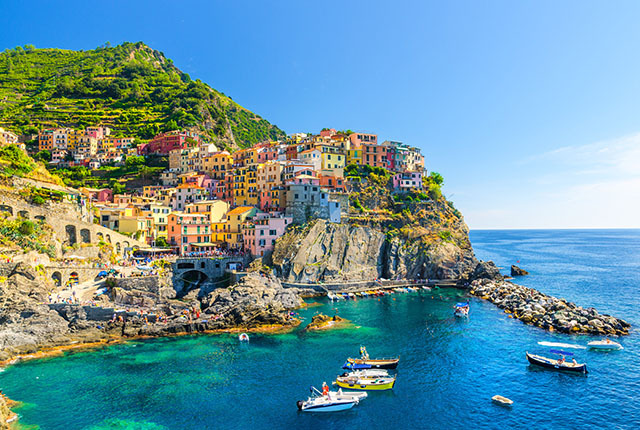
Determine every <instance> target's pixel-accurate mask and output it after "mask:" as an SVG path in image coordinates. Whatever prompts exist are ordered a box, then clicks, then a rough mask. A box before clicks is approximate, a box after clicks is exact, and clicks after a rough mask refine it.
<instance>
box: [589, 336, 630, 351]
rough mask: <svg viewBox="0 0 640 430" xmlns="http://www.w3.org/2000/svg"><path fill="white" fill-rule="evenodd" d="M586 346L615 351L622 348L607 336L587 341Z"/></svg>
mask: <svg viewBox="0 0 640 430" xmlns="http://www.w3.org/2000/svg"><path fill="white" fill-rule="evenodd" d="M587 346H588V347H589V348H591V349H597V350H600V351H616V350H619V349H622V345H620V344H619V343H618V342H614V341H612V340H611V339H609V338H604V339H602V340H593V341H591V342H589V343H587Z"/></svg>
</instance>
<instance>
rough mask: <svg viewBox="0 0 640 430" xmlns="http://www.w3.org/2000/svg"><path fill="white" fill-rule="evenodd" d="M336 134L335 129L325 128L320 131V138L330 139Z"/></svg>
mask: <svg viewBox="0 0 640 430" xmlns="http://www.w3.org/2000/svg"><path fill="white" fill-rule="evenodd" d="M336 133H337V132H336V129H335V128H325V129H324V130H322V131H321V132H320V136H322V137H331V136H333V135H335V134H336Z"/></svg>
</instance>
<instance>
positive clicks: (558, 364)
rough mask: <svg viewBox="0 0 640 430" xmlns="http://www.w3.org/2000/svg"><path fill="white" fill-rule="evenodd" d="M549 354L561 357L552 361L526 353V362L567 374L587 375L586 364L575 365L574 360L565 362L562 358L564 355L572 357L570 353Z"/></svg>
mask: <svg viewBox="0 0 640 430" xmlns="http://www.w3.org/2000/svg"><path fill="white" fill-rule="evenodd" d="M551 352H553V353H555V354H560V355H562V357H561V358H559V359H553V358H548V357H543V356H541V355H536V354H529V353H528V352H527V360H529V363H531V364H535V365H538V366H541V367H546V368H548V369H556V370H563V371H568V372H578V373H587V363H577V362H576V361H575V360H573V362H567V361H566V360H565V358H564V356H565V355H573V354H572V353H570V352H565V351H554V350H551Z"/></svg>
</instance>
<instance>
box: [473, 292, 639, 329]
mask: <svg viewBox="0 0 640 430" xmlns="http://www.w3.org/2000/svg"><path fill="white" fill-rule="evenodd" d="M469 292H470V293H471V294H473V295H474V296H477V297H480V298H482V299H484V300H488V301H490V302H491V303H493V304H495V305H496V306H498V307H499V308H501V309H504V310H505V312H506V313H508V314H510V315H513V317H514V318H517V319H519V320H520V321H522V322H524V323H526V324H532V325H535V326H537V327H540V328H544V329H546V330H549V331H559V332H563V333H585V334H594V335H618V336H621V335H627V334H629V328H630V327H631V325H630V324H629V323H627V322H626V321H623V320H621V319H618V318H615V317H612V316H609V315H603V314H599V313H598V311H596V310H595V309H594V308H586V309H583V308H582V307H580V306H577V305H576V304H574V303H571V302H568V301H567V300H565V299H558V298H555V297H551V296H547V295H546V294H543V293H541V292H540V291H537V290H534V289H533V288H527V287H523V286H521V285H516V284H513V283H511V282H504V281H497V282H496V281H491V280H489V279H478V280H475V281H473V282H472V283H471V286H470V291H469Z"/></svg>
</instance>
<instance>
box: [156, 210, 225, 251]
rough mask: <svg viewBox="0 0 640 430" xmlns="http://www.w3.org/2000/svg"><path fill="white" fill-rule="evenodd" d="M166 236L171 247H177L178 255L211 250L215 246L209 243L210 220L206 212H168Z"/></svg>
mask: <svg viewBox="0 0 640 430" xmlns="http://www.w3.org/2000/svg"><path fill="white" fill-rule="evenodd" d="M167 237H168V240H169V244H170V245H171V247H173V248H177V249H178V253H179V254H180V255H187V254H188V253H192V252H196V253H199V252H206V251H211V250H212V249H213V248H214V246H215V245H214V244H213V243H211V220H210V219H209V214H207V213H194V214H186V213H182V212H174V213H171V214H169V216H168V218H167Z"/></svg>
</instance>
